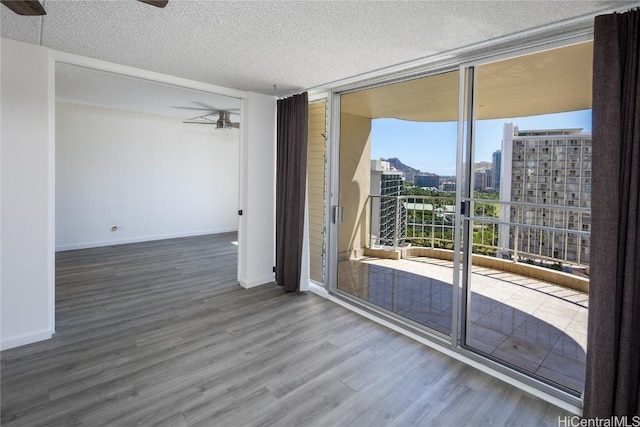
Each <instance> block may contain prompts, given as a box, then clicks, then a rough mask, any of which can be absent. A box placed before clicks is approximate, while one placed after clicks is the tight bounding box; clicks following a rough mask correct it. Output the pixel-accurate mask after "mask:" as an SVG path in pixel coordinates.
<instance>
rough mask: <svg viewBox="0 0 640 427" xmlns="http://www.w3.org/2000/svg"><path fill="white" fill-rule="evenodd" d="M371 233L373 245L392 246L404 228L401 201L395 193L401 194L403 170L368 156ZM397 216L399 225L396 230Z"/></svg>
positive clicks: (403, 232) (404, 220) (404, 221)
mask: <svg viewBox="0 0 640 427" xmlns="http://www.w3.org/2000/svg"><path fill="white" fill-rule="evenodd" d="M370 186H371V189H370V192H369V194H370V195H371V196H372V197H371V235H372V236H373V237H372V239H373V240H374V241H373V244H374V245H380V246H393V245H394V243H397V242H396V239H397V237H398V236H403V235H404V234H405V230H406V226H407V225H406V219H405V217H406V215H404V209H405V207H404V205H403V204H402V203H400V201H399V199H398V197H397V196H401V195H402V190H403V188H404V174H403V173H402V172H400V171H397V170H392V168H391V166H390V165H389V162H387V161H385V160H371V181H370ZM396 220H399V222H398V229H397V234H396V228H395V224H396Z"/></svg>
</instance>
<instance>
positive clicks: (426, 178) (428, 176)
mask: <svg viewBox="0 0 640 427" xmlns="http://www.w3.org/2000/svg"><path fill="white" fill-rule="evenodd" d="M414 182H415V186H416V187H425V188H431V187H433V188H440V175H436V174H434V173H424V174H421V175H415V177H414Z"/></svg>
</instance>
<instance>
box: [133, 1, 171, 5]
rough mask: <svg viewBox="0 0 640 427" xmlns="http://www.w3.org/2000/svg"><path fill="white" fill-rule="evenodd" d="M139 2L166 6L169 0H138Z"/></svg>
mask: <svg viewBox="0 0 640 427" xmlns="http://www.w3.org/2000/svg"><path fill="white" fill-rule="evenodd" d="M138 1H139V2H142V3H146V4H150V5H151V6H155V7H165V6H166V5H167V3H169V0H138Z"/></svg>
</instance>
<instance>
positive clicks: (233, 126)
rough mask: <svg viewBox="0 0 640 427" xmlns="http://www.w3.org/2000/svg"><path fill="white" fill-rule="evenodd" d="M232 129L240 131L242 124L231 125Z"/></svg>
mask: <svg viewBox="0 0 640 427" xmlns="http://www.w3.org/2000/svg"><path fill="white" fill-rule="evenodd" d="M231 127H232V128H236V129H240V123H231Z"/></svg>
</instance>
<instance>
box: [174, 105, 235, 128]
mask: <svg viewBox="0 0 640 427" xmlns="http://www.w3.org/2000/svg"><path fill="white" fill-rule="evenodd" d="M216 113H217V114H218V120H214V119H212V118H210V116H213V115H215V114H216ZM230 115H231V114H230V113H229V112H228V111H224V110H220V111H212V112H210V113H208V114H205V115H202V116H197V117H194V118H192V119H189V120H186V121H184V122H182V123H189V124H199V125H216V129H231V128H236V129H238V128H240V123H238V122H232V121H231V119H230Z"/></svg>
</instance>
